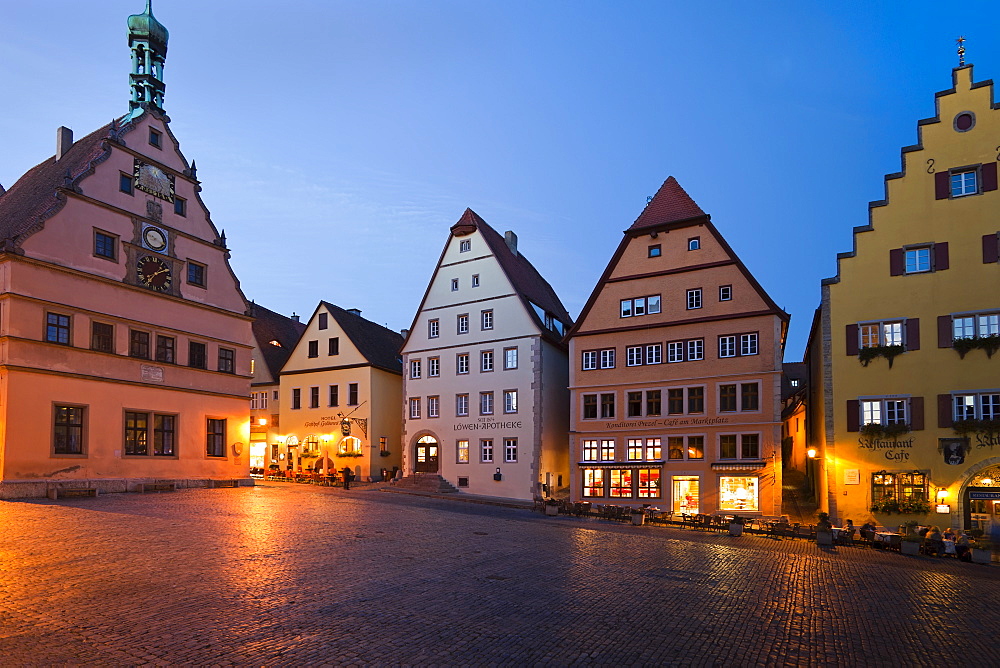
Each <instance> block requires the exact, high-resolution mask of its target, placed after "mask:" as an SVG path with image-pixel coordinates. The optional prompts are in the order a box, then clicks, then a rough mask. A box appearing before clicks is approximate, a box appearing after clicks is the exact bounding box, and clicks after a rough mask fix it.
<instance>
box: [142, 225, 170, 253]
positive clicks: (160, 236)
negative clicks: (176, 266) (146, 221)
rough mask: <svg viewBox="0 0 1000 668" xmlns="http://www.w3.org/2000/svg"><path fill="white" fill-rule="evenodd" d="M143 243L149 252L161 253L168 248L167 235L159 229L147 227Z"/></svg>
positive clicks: (143, 235) (143, 233)
mask: <svg viewBox="0 0 1000 668" xmlns="http://www.w3.org/2000/svg"><path fill="white" fill-rule="evenodd" d="M142 241H143V243H144V244H145V246H146V248H148V249H149V250H154V251H157V252H160V251H163V250H166V248H167V233H166V232H164V231H163V230H161V229H160V228H158V227H147V228H146V229H144V230H143V231H142Z"/></svg>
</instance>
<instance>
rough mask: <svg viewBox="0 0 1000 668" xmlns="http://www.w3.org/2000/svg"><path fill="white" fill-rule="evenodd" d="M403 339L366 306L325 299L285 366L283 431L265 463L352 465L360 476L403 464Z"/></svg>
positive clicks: (305, 467)
mask: <svg viewBox="0 0 1000 668" xmlns="http://www.w3.org/2000/svg"><path fill="white" fill-rule="evenodd" d="M402 345H403V337H402V335H401V334H399V333H398V332H394V331H392V330H390V329H386V328H385V327H383V326H381V325H378V324H376V323H374V322H371V321H370V320H366V319H364V318H362V317H361V311H358V310H357V309H347V310H345V309H342V308H340V307H339V306H335V305H333V304H330V303H328V302H320V304H319V306H318V307H316V311H315V312H314V313H313V315H312V317H311V318H310V319H309V322H308V323H307V324H306V327H305V330H304V331H303V332H302V335H301V337H300V338H299V341H298V344H297V345H296V346H295V348H294V350H293V351H292V353H291V355H290V356H289V357H288V361H287V362H286V363H285V366H284V367H283V368H282V370H281V380H280V384H281V390H280V393H279V394H280V396H281V404H280V425H281V426H280V428H279V431H280V435H279V436H278V437H277V439H276V441H272V443H271V444H270V445H269V448H270V453H269V463H268V466H269V467H270V465H271V464H275V463H276V464H278V466H279V468H280V469H281V470H283V471H292V472H301V471H322V472H324V473H329V472H332V471H333V470H334V469H336V470H338V471H342V470H343V469H344V468H349V469H351V471H352V472H353V473H354V475H355V476H356V479H360V480H366V479H367V478H369V477H371V478H372V479H374V480H380V479H381V478H382V475H381V473H382V469H387V470H389V471H392V470H394V469H399V468H400V465H401V464H400V462H401V457H400V442H401V441H400V439H401V437H402V431H403V414H402V410H401V408H402V403H403V365H402V362H401V361H400V358H399V349H400V347H401V346H402Z"/></svg>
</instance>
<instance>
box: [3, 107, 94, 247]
mask: <svg viewBox="0 0 1000 668" xmlns="http://www.w3.org/2000/svg"><path fill="white" fill-rule="evenodd" d="M112 132H113V128H112V124H111V123H108V124H107V125H105V126H104V127H102V128H100V129H98V130H95V131H94V132H91V133H90V134H89V135H87V136H86V137H83V138H82V139H80V140H79V141H76V142H74V143H73V145H72V146H71V147H70V149H69V150H68V151H67V152H66V153H65V154H64V155H63V157H62V158H61V159H60V160H59V161H58V162H56V158H55V155H53V156H52V157H50V158H49V159H48V160H45V161H44V162H41V163H40V164H38V165H35V166H34V167H32V168H31V169H29V170H28V171H27V172H25V173H24V175H23V176H22V177H21V178H20V179H18V180H17V183H15V184H14V185H13V186H11V187H10V189H9V190H8V191H7V192H6V193H4V194H3V195H0V249H4V248H10V247H11V246H13V247H17V246H19V245H20V244H21V242H22V241H23V240H24V238H25V237H27V236H29V235H31V234H32V233H33V232H35V231H37V230H38V229H41V225H42V223H44V222H45V220H46V219H48V218H50V217H51V216H53V215H54V214H55V213H56V212H57V211H59V209H61V208H62V206H63V204H65V202H66V197H65V195H63V194H62V193H60V192H59V189H60V188H63V187H66V185H67V180H66V173H67V172H69V182H70V184H72V185H76V183H77V181H79V180H80V179H81V177H83V176H85V175H86V174H88V173H89V172H90V170H91V168H92V166H93V164H94V163H96V162H100V161H101V160H102V159H103V158H106V157H107V155H108V154H109V152H110V149H109V148H108V147H107V145H106V144H105V142H106V141H107V140H109V139H112Z"/></svg>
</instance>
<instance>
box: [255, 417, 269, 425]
mask: <svg viewBox="0 0 1000 668" xmlns="http://www.w3.org/2000/svg"><path fill="white" fill-rule="evenodd" d="M257 424H258V425H259V426H261V427H266V426H267V418H257Z"/></svg>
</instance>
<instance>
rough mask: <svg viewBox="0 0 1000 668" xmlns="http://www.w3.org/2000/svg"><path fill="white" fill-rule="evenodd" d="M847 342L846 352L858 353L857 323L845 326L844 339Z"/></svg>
mask: <svg viewBox="0 0 1000 668" xmlns="http://www.w3.org/2000/svg"><path fill="white" fill-rule="evenodd" d="M845 343H846V344H847V354H848V355H857V354H858V326H857V324H853V325H848V326H847V338H846V339H845Z"/></svg>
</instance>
